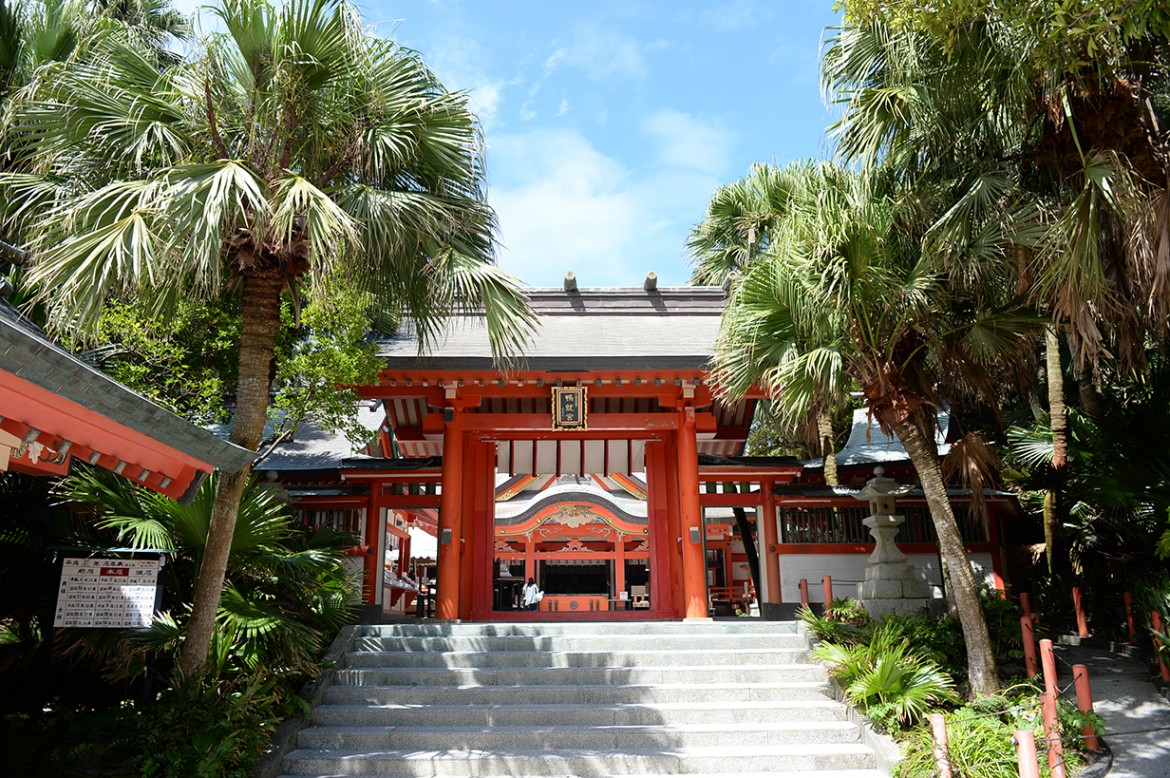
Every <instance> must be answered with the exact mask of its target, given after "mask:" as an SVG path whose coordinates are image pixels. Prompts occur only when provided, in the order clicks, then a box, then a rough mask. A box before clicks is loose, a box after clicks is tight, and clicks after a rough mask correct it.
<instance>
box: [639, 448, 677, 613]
mask: <svg viewBox="0 0 1170 778" xmlns="http://www.w3.org/2000/svg"><path fill="white" fill-rule="evenodd" d="M671 467H672V464H671V463H669V462H667V459H666V446H665V444H663V442H662V441H660V440H648V441H646V493H647V494H646V509H647V511H648V512H649V530H650V533H649V535H648V538H649V541H650V558H649V560H648V562H647V563H648V564H649V565H650V608H651V609H652V610H657V611H664V612H669V610H670V608H671V607H672V606H671V585H670V566H671V560H672V555H671V554H670V549H673V548H674V547H675V539H674V536H673V535H671V534H670V520H669V518H668V514H669V513H670V501H669V499H667V487H668V484H667V480H666V471H667V470H669V469H671Z"/></svg>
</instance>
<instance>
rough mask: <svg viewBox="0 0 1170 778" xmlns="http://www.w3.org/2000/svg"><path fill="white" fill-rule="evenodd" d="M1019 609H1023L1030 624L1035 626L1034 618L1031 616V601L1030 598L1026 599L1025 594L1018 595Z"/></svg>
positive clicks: (1026, 594)
mask: <svg viewBox="0 0 1170 778" xmlns="http://www.w3.org/2000/svg"><path fill="white" fill-rule="evenodd" d="M1020 607H1021V608H1023V609H1024V615H1025V616H1027V617H1028V618H1029V619H1031V620H1032V623H1033V624H1035V623H1036V617H1035V616H1033V615H1032V600H1031V598H1030V597H1028V593H1027V592H1021V593H1020Z"/></svg>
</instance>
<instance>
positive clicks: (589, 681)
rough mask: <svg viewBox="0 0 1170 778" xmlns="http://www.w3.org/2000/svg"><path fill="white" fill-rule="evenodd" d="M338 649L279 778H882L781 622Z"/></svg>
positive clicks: (464, 633)
mask: <svg viewBox="0 0 1170 778" xmlns="http://www.w3.org/2000/svg"><path fill="white" fill-rule="evenodd" d="M351 649H352V650H350V651H348V652H347V653H346V655H345V657H344V658H343V660H342V661H341V662H340V663H339V666H340V669H338V670H337V671H335V673H334V674H333V678H332V684H331V685H330V686H327V687H326V688H325V689H324V691H323V695H322V697H323V699H322V702H321V703H320V704H319V705H317V707H316V708H315V709H314V710H313V712H312V723H311V726H309V727H307V728H306V729H303V730H301V732H300V733H299V735H298V738H297V749H296V750H295V751H293V752H291V753H289V754H287V755H286V756H285V758H284V763H283V769H284V771H285V775H286V776H287V778H292V777H293V776H318V778H337V777H338V776H360V777H364V778H373V776H383V778H384V777H385V776H399V777H400V778H406V777H407V776H411V777H412V778H417V777H419V776H429V777H431V778H440V777H442V778H447V777H448V776H450V777H452V778H454V777H455V776H458V777H459V778H471V777H472V776H474V777H475V778H492V777H493V776H494V777H496V778H503V777H504V776H508V778H524V777H525V776H528V777H530V778H536V777H537V776H541V778H548V777H549V776H560V777H561V778H572V777H573V776H589V777H590V778H597V777H598V776H625V775H694V776H707V777H708V778H730V775H731V772H729V771H734V774H735V775H736V776H737V777H738V778H752V777H753V775H758V776H763V775H782V776H784V775H786V776H789V778H795V776H797V775H807V776H815V777H816V778H878V776H880V775H882V773H881V772H880V771H878V770H877V757H876V756H875V754H874V752H873V751H872V749H870V748H869V747H868V746H865V745H863V744H862V743H861V739H862V738H861V735H862V731H861V729H860V728H859V727H858V726H857V725H856V724H854V723H853V722H851V721H850V720H849V719H848V717H847V715H846V711H845V709H844V707H843V706H842V705H840V704H839V703H838V702H836V701H835V700H834V699H833V698H832V691H831V688H830V685H829V682H828V678H827V675H826V673H825V671H824V669H823V668H822V667H820V666H819V665H815V664H813V663H811V662H810V661H808V656H807V652H808V645H807V638H806V636H805V635H804V634H802V633H801V632H800V631H799V630H798V629H797V626H796V625H795V624H792V623H779V622H750V621H746V620H737V621H728V622H696V623H690V622H687V623H683V622H637V623H631V622H563V623H553V624H549V623H519V622H518V623H511V624H508V623H504V624H500V623H493V624H430V623H422V624H394V625H377V626H370V627H364V628H363V629H362V634H361V636H359V637H357V638H356V639H355V640H354V641H353V643H352V645H351Z"/></svg>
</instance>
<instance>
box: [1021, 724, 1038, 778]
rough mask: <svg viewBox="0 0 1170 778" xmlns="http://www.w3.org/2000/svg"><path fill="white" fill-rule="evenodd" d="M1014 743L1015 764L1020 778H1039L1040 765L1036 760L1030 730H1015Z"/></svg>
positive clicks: (1033, 738)
mask: <svg viewBox="0 0 1170 778" xmlns="http://www.w3.org/2000/svg"><path fill="white" fill-rule="evenodd" d="M1015 741H1016V764H1017V765H1018V766H1019V768H1020V778H1040V763H1039V762H1038V761H1037V760H1036V738H1035V737H1034V736H1033V735H1032V730H1030V729H1021V730H1017V731H1016V737H1015Z"/></svg>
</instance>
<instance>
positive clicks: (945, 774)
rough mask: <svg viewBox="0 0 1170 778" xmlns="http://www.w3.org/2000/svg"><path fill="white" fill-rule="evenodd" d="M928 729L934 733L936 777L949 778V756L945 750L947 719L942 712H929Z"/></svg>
mask: <svg viewBox="0 0 1170 778" xmlns="http://www.w3.org/2000/svg"><path fill="white" fill-rule="evenodd" d="M930 731H931V733H932V734H933V735H934V764H935V766H936V767H937V768H938V773H937V775H938V778H951V757H950V753H949V751H948V750H947V720H946V717H945V716H943V714H941V713H932V714H930Z"/></svg>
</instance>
